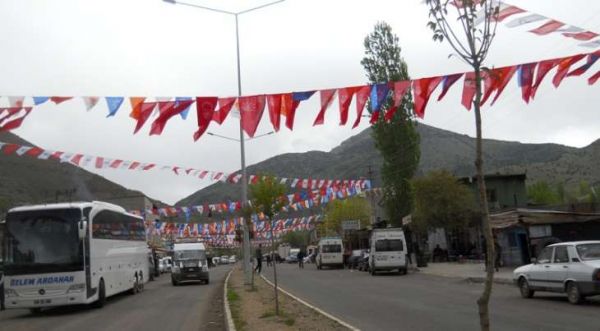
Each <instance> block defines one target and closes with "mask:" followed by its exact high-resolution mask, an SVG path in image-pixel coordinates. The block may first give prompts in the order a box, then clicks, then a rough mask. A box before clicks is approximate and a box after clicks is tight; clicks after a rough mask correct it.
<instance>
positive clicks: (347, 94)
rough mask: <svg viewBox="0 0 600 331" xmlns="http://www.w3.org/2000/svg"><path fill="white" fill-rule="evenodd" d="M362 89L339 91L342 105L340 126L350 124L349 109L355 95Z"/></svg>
mask: <svg viewBox="0 0 600 331" xmlns="http://www.w3.org/2000/svg"><path fill="white" fill-rule="evenodd" d="M358 89H360V86H355V87H346V88H341V89H339V90H338V101H339V103H340V125H346V122H348V108H349V107H350V103H351V102H352V97H353V96H354V93H356V91H358Z"/></svg>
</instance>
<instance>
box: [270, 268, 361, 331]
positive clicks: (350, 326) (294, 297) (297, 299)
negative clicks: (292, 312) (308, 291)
mask: <svg viewBox="0 0 600 331" xmlns="http://www.w3.org/2000/svg"><path fill="white" fill-rule="evenodd" d="M260 277H261V278H262V279H263V280H264V281H265V282H267V284H269V285H271V286H273V287H275V284H273V283H271V281H270V280H268V279H267V278H266V277H265V276H263V275H262V274H261V275H260ZM277 288H278V289H279V291H281V292H282V293H283V294H285V295H287V296H289V297H290V298H292V299H294V300H296V301H298V302H300V303H301V304H303V305H305V306H307V307H308V308H310V309H312V310H314V311H316V312H317V313H319V314H322V315H324V316H325V317H327V318H329V319H332V320H334V321H336V322H338V323H339V324H341V325H343V326H345V327H347V328H348V329H350V330H352V331H360V329H359V328H357V327H354V326H352V325H350V324H349V323H346V322H344V321H342V320H341V319H339V318H337V317H335V316H333V315H331V314H329V313H328V312H325V311H323V310H322V309H320V308H318V307H315V306H313V305H311V304H310V303H308V302H306V301H304V300H302V299H300V298H298V297H297V296H295V295H293V294H291V293H290V292H288V291H286V290H284V289H282V288H281V286H277Z"/></svg>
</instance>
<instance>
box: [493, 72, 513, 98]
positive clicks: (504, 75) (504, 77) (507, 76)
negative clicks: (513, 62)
mask: <svg viewBox="0 0 600 331" xmlns="http://www.w3.org/2000/svg"><path fill="white" fill-rule="evenodd" d="M516 71H517V66H511V67H504V68H499V72H498V74H499V75H500V77H499V82H498V85H497V86H496V96H494V100H492V105H493V104H494V103H495V102H496V100H498V98H499V97H500V94H502V92H503V91H504V88H505V87H506V85H508V82H510V80H511V79H512V77H513V75H514V74H515V72H516Z"/></svg>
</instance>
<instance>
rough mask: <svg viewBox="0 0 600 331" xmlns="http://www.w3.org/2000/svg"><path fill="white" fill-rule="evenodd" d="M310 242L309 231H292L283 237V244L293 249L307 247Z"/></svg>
mask: <svg viewBox="0 0 600 331" xmlns="http://www.w3.org/2000/svg"><path fill="white" fill-rule="evenodd" d="M309 241H310V232H309V231H290V232H288V233H286V234H284V235H283V236H282V237H281V242H284V243H288V244H290V246H292V247H304V246H307V245H308V243H309Z"/></svg>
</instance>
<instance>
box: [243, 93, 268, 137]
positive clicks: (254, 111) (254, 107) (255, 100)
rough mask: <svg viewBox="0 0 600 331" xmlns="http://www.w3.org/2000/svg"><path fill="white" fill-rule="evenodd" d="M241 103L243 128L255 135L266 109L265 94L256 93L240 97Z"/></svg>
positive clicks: (252, 135)
mask: <svg viewBox="0 0 600 331" xmlns="http://www.w3.org/2000/svg"><path fill="white" fill-rule="evenodd" d="M239 105H240V114H241V121H242V129H243V130H244V131H245V132H246V133H247V134H248V136H250V137H254V133H255V132H256V128H257V127H258V123H259V122H260V119H261V117H262V114H263V111H264V110H265V96H264V95H255V96H250V97H240V98H239Z"/></svg>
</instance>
